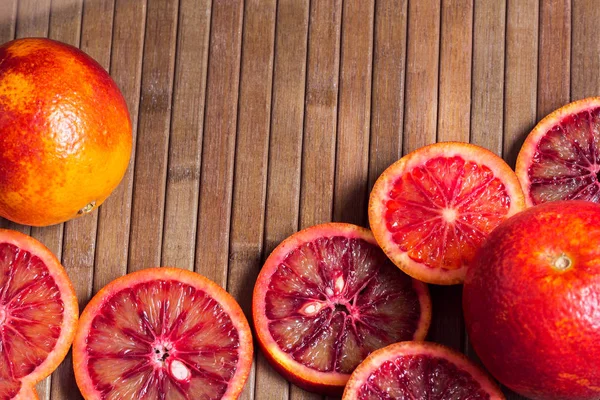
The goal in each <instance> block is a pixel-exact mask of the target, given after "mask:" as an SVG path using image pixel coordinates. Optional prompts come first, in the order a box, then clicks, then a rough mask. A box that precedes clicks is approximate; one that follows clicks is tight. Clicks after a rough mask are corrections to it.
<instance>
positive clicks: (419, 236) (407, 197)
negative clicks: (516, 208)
mask: <svg viewBox="0 0 600 400" xmlns="http://www.w3.org/2000/svg"><path fill="white" fill-rule="evenodd" d="M510 202H511V199H510V196H509V194H508V192H507V190H506V188H505V186H504V184H503V183H502V182H501V181H500V179H498V178H496V177H495V176H494V174H493V172H492V171H491V170H490V169H489V168H488V167H486V166H484V165H478V164H476V163H474V162H471V161H465V160H464V159H462V158H461V157H459V156H455V157H436V158H431V159H429V160H427V162H425V163H424V164H423V165H420V166H418V167H415V168H413V169H412V170H410V171H407V172H406V173H404V174H403V175H402V176H400V177H399V178H398V179H397V180H396V181H395V182H394V184H393V188H392V190H390V192H389V200H387V201H386V204H385V206H386V211H385V220H386V226H387V229H388V230H389V232H391V233H392V240H393V241H394V242H395V243H396V244H397V245H398V247H399V248H400V249H401V250H402V251H404V252H406V253H407V254H408V256H409V257H410V258H411V259H412V260H414V261H416V262H418V263H422V264H425V265H426V266H428V267H431V268H443V269H447V270H455V269H459V268H461V267H463V266H464V265H467V264H468V263H469V262H470V261H471V260H472V259H473V257H474V255H475V252H476V250H477V249H478V248H479V247H480V246H481V243H482V242H483V241H484V240H485V238H486V237H487V235H488V233H489V232H491V231H492V230H493V229H494V228H495V227H496V226H498V225H499V224H500V222H502V221H503V220H504V219H505V218H506V215H507V214H508V212H509V209H510Z"/></svg>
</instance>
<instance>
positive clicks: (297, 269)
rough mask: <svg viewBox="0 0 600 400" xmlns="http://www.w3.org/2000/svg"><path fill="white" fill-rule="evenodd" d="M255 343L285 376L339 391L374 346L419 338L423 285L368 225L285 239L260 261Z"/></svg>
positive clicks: (425, 316) (425, 319)
mask: <svg viewBox="0 0 600 400" xmlns="http://www.w3.org/2000/svg"><path fill="white" fill-rule="evenodd" d="M252 309H253V318H254V325H255V329H256V335H257V339H258V343H259V344H260V346H261V347H262V349H263V351H264V353H265V355H266V357H267V359H268V360H270V362H271V363H272V365H273V366H274V367H275V368H276V369H277V370H278V371H279V372H280V373H281V374H282V375H284V376H285V377H286V378H287V379H288V380H290V381H292V382H293V383H295V384H296V385H298V386H300V387H302V388H304V389H306V390H309V391H313V392H318V393H326V394H341V392H342V391H343V387H344V385H345V384H346V382H347V380H348V378H349V377H350V373H351V372H352V371H353V370H354V368H355V367H356V366H357V365H358V364H359V363H360V362H361V361H362V360H363V359H364V358H365V357H366V356H367V355H368V354H369V353H371V352H372V351H374V350H376V349H378V348H381V347H384V346H387V345H388V344H390V343H394V342H398V341H401V340H412V339H415V340H422V339H424V338H425V336H426V334H427V330H428V329H429V324H430V322H431V300H430V298H429V291H428V289H427V286H426V285H425V284H424V283H422V282H419V281H417V280H414V279H412V278H411V277H409V276H408V275H406V274H404V273H402V271H400V270H399V269H398V268H396V267H395V266H394V265H393V264H392V263H391V262H390V261H389V260H388V259H387V257H386V256H385V254H384V253H383V252H382V251H381V249H380V248H379V247H378V246H377V243H376V242H375V239H374V238H373V236H372V234H371V232H370V231H369V230H368V229H365V228H361V227H359V226H356V225H351V224H342V223H329V224H323V225H316V226H313V227H311V228H308V229H305V230H303V231H300V232H298V233H295V234H294V235H292V236H290V237H289V238H287V239H286V240H284V241H283V242H282V243H281V244H280V245H279V246H277V248H275V250H274V251H273V252H272V253H271V255H270V256H269V258H268V259H267V260H266V262H265V265H264V266H263V268H262V270H261V272H260V274H259V276H258V280H257V282H256V286H255V288H254V296H253V301H252Z"/></svg>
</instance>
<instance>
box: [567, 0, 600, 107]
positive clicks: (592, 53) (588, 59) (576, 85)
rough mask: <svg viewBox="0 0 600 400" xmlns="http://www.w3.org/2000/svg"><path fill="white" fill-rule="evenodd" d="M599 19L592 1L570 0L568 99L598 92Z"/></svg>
mask: <svg viewBox="0 0 600 400" xmlns="http://www.w3.org/2000/svg"><path fill="white" fill-rule="evenodd" d="M599 20H600V7H598V2H597V1H596V0H573V1H572V16H571V21H572V25H571V26H572V29H573V31H572V35H571V37H572V43H571V46H572V50H571V100H578V99H583V98H586V97H591V96H598V95H600V74H598V71H599V70H600V59H599V58H598V54H600V29H599V28H598V21H599Z"/></svg>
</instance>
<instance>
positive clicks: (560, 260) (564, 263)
mask: <svg viewBox="0 0 600 400" xmlns="http://www.w3.org/2000/svg"><path fill="white" fill-rule="evenodd" d="M572 264H573V263H572V262H571V259H570V258H569V257H567V255H566V254H564V253H563V254H561V255H560V256H558V257H557V258H556V259H555V260H554V262H553V263H552V267H553V268H554V269H556V270H558V271H566V270H567V269H569V268H571V265H572Z"/></svg>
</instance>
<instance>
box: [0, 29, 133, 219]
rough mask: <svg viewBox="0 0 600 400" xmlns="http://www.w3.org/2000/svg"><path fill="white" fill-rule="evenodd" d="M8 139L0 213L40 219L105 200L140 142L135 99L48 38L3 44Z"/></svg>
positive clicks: (1, 165) (1, 91) (0, 122)
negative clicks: (132, 110)
mask: <svg viewBox="0 0 600 400" xmlns="http://www.w3.org/2000/svg"><path fill="white" fill-rule="evenodd" d="M0 138H1V140H0V216H2V217H5V218H8V219H10V220H12V221H14V222H18V223H21V224H26V225H34V226H45V225H52V224H57V223H60V222H63V221H66V220H69V219H71V218H75V217H77V216H79V215H81V214H83V213H85V212H89V211H91V210H92V209H93V208H95V207H98V206H99V205H100V204H102V202H103V201H104V200H105V199H106V198H107V197H108V195H109V194H110V193H111V192H112V191H113V190H114V189H115V188H116V187H117V185H118V184H119V182H120V181H121V179H122V178H123V175H124V174H125V171H126V169H127V165H128V164H129V158H130V155H131V147H132V133H131V120H130V117H129V112H128V110H127V105H126V103H125V100H124V98H123V96H122V94H121V92H120V91H119V89H118V87H117V86H116V84H115V83H114V81H113V80H112V79H111V77H110V76H109V75H108V73H107V72H106V71H105V70H104V69H103V68H102V67H101V66H100V65H99V64H98V63H97V62H96V61H94V60H93V59H92V58H91V57H89V56H88V55H86V54H85V53H83V52H82V51H80V50H79V49H77V48H75V47H72V46H69V45H66V44H63V43H60V42H56V41H52V40H49V39H43V38H31V39H17V40H14V41H12V42H8V43H6V44H4V45H2V46H1V47H0ZM92 203H93V205H94V207H91V206H90V207H88V208H89V209H88V208H86V206H87V205H88V204H92Z"/></svg>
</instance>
